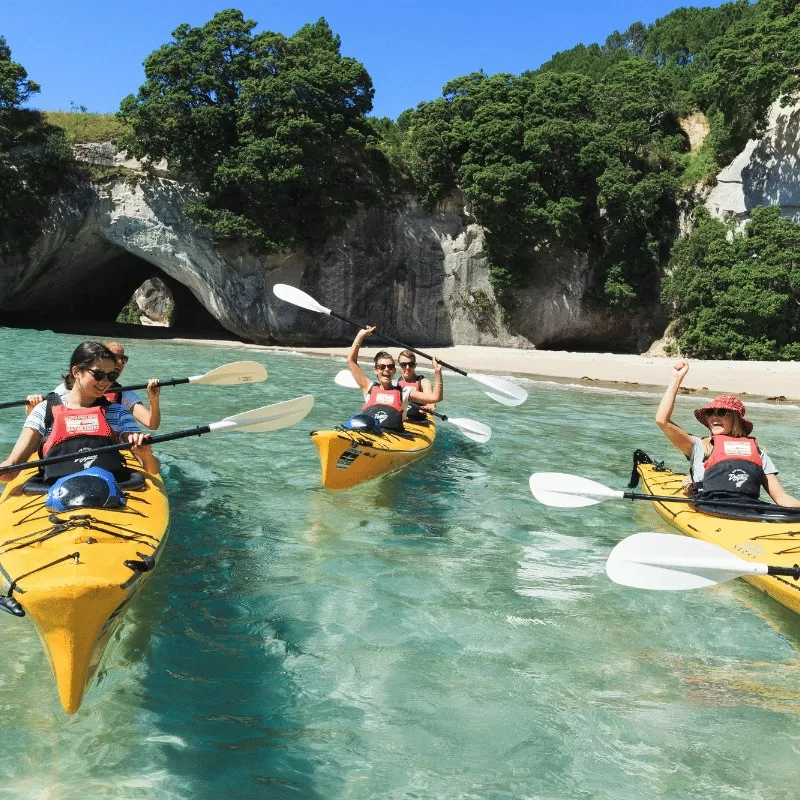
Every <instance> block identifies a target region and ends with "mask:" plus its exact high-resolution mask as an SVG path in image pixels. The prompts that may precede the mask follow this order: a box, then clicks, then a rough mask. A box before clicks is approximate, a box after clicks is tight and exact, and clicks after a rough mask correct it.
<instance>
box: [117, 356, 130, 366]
mask: <svg viewBox="0 0 800 800" xmlns="http://www.w3.org/2000/svg"><path fill="white" fill-rule="evenodd" d="M114 361H119V363H120V364H127V363H128V356H116V357H115V358H114Z"/></svg>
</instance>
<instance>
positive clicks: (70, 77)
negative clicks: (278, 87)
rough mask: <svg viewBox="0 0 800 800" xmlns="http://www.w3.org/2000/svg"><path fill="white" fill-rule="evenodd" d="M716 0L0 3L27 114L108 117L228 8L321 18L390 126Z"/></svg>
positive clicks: (299, 20) (283, 22) (285, 29)
mask: <svg viewBox="0 0 800 800" xmlns="http://www.w3.org/2000/svg"><path fill="white" fill-rule="evenodd" d="M722 2H723V0H707V1H706V2H703V0H699V2H695V3H691V2H683V3H682V2H678V0H618V1H617V2H614V0H394V1H393V2H387V0H372V1H371V2H370V1H369V0H327V1H324V0H281V1H280V2H278V1H277V0H242V1H241V2H239V3H236V2H232V0H215V1H214V2H210V1H209V0H137V1H136V2H132V3H124V2H122V3H121V2H113V0H112V2H109V0H102V2H101V0H70V2H65V0H0V36H4V37H5V39H6V42H7V43H8V45H9V47H10V48H11V57H12V59H13V60H14V61H18V62H19V63H21V64H22V65H23V66H24V67H25V69H26V70H27V71H28V76H29V77H30V78H31V79H32V80H34V81H36V82H37V83H39V84H40V85H41V87H42V91H41V93H40V94H38V95H35V96H34V98H33V99H32V101H31V103H30V104H29V105H31V106H32V107H35V108H41V109H45V110H56V109H64V110H68V109H69V108H70V104H71V103H74V104H75V105H77V106H80V105H84V106H86V107H87V109H88V110H89V111H95V112H114V111H116V110H117V109H118V108H119V103H120V100H122V98H123V97H125V95H127V94H130V93H132V92H133V93H135V92H136V90H137V89H138V88H139V86H140V85H141V84H142V83H143V81H144V70H143V68H142V62H143V61H144V59H145V58H146V57H147V56H148V55H149V54H150V53H151V52H152V51H153V50H155V49H156V48H157V47H159V46H160V45H162V44H165V43H166V42H168V41H170V40H171V33H172V31H173V30H174V29H175V28H176V27H177V26H178V25H180V24H181V23H184V22H186V23H188V24H190V25H193V26H199V25H202V24H204V23H205V22H207V21H208V20H209V19H211V17H212V16H213V15H214V13H216V12H217V11H220V10H222V9H224V8H228V7H233V8H238V9H240V10H241V11H242V12H243V13H244V15H245V17H247V18H249V19H253V20H255V21H256V22H257V23H258V28H257V30H271V31H276V32H279V33H283V34H285V35H291V34H293V33H294V32H295V31H296V30H297V29H298V28H300V27H302V26H303V25H304V24H305V23H307V22H315V21H316V20H317V19H319V18H320V17H325V18H326V19H327V20H328V23H329V24H330V26H331V28H332V30H333V32H334V33H336V34H338V35H339V36H340V37H341V40H342V54H343V55H346V56H351V57H353V58H356V59H358V60H359V61H360V62H362V63H363V64H364V65H365V66H366V68H367V70H368V71H369V73H370V75H371V76H372V81H373V85H374V87H375V101H374V109H373V113H374V114H375V115H377V116H386V117H392V118H396V117H397V116H398V114H400V113H401V112H402V111H404V110H405V109H407V108H413V107H414V106H416V105H417V103H420V102H422V101H424V100H432V99H434V98H436V97H439V96H440V93H441V88H442V86H443V85H444V84H445V83H447V81H449V80H451V79H452V78H456V77H459V76H461V75H466V74H468V73H470V72H474V71H476V70H480V69H482V70H483V71H484V72H486V73H488V74H493V73H496V72H511V73H514V74H519V73H520V72H524V71H525V70H528V69H536V68H537V67H538V66H539V65H540V64H542V62H544V61H547V60H548V59H549V58H550V57H551V56H552V55H553V54H554V53H556V52H558V51H559V50H566V49H569V48H570V47H572V46H574V45H576V44H579V43H581V42H582V43H584V44H589V43H591V42H603V41H605V38H606V36H608V34H610V33H612V32H613V31H614V30H625V29H626V28H627V27H628V26H629V25H630V24H631V23H633V22H636V21H637V20H640V21H642V22H644V23H645V24H648V23H651V22H654V21H655V20H656V19H657V18H659V17H662V16H664V15H665V14H668V13H669V12H670V11H672V10H674V9H676V8H680V7H681V6H688V5H697V6H715V7H716V6H719V5H721V4H722Z"/></svg>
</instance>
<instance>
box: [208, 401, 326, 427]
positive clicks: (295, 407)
mask: <svg viewBox="0 0 800 800" xmlns="http://www.w3.org/2000/svg"><path fill="white" fill-rule="evenodd" d="M313 405H314V395H313V394H307V395H304V396H303V397H296V398H295V399H294V400H285V401H284V402H283V403H273V404H272V405H271V406H264V407H263V408H254V409H253V410H252V411H244V412H242V413H241V414H234V416H232V417H225V419H223V420H220V421H219V422H212V423H211V425H209V426H208V427H209V428H210V429H211V430H212V431H215V430H224V429H228V428H230V429H233V428H237V429H239V430H241V431H251V432H252V433H263V432H265V431H279V430H282V429H283V428H291V427H292V425H296V424H297V423H298V422H300V420H302V419H304V418H305V417H306V416H307V415H308V412H309V411H311V408H312V406H313Z"/></svg>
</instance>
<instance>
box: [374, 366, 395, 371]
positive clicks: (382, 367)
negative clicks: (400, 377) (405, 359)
mask: <svg viewBox="0 0 800 800" xmlns="http://www.w3.org/2000/svg"><path fill="white" fill-rule="evenodd" d="M386 369H389V370H391V371H392V372H394V369H395V366H394V364H376V365H375V371H376V372H383V371H384V370H386Z"/></svg>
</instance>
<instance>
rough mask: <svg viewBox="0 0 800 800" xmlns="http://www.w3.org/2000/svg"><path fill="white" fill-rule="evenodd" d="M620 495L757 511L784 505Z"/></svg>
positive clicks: (628, 498)
mask: <svg viewBox="0 0 800 800" xmlns="http://www.w3.org/2000/svg"><path fill="white" fill-rule="evenodd" d="M622 496H623V497H624V498H625V499H626V500H651V501H653V502H656V503H690V504H691V505H695V506H701V505H702V506H724V507H726V508H748V509H755V510H757V511H764V510H767V511H776V510H780V509H782V508H784V506H778V505H775V506H773V505H770V504H769V503H741V502H739V501H738V500H724V499H721V498H720V499H717V500H714V499H713V498H709V499H708V500H703V499H701V498H699V497H669V496H665V495H657V494H644V493H642V492H623V494H622Z"/></svg>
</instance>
